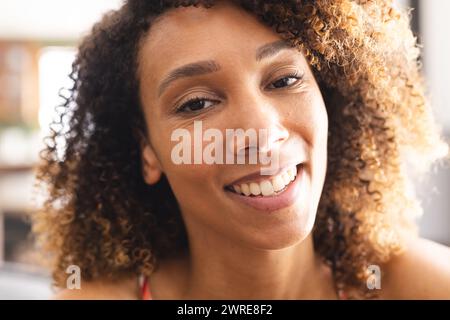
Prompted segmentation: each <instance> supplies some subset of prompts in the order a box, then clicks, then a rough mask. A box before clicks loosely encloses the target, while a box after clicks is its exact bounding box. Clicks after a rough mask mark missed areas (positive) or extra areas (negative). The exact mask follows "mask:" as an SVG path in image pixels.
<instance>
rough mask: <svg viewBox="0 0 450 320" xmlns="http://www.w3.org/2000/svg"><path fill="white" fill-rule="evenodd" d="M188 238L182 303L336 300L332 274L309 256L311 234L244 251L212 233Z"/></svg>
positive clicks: (236, 244)
mask: <svg viewBox="0 0 450 320" xmlns="http://www.w3.org/2000/svg"><path fill="white" fill-rule="evenodd" d="M189 238H190V239H189V245H190V250H189V251H190V252H189V263H188V265H189V267H188V268H187V269H188V271H187V276H186V278H187V279H186V282H185V292H186V298H189V299H204V298H205V297H208V299H229V298H230V297H232V298H233V299H239V300H240V299H320V298H335V297H336V296H335V291H334V288H333V284H332V283H333V282H332V277H331V274H330V272H329V270H328V269H327V268H325V266H324V265H323V264H322V263H321V262H320V259H318V257H317V256H316V254H315V252H314V248H313V241H312V237H311V234H310V235H308V236H307V237H306V238H305V239H304V240H302V241H301V242H300V243H297V244H295V245H293V246H290V247H287V248H283V249H278V250H263V249H255V248H249V247H244V246H242V243H236V242H235V243H233V242H231V241H230V239H224V238H222V237H220V236H218V235H213V234H205V233H203V234H202V236H199V235H198V234H196V235H195V237H191V236H190V237H189Z"/></svg>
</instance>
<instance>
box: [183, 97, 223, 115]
mask: <svg viewBox="0 0 450 320" xmlns="http://www.w3.org/2000/svg"><path fill="white" fill-rule="evenodd" d="M215 103H216V101H213V100H210V99H206V98H193V99H191V100H189V101H187V102H185V103H183V104H182V105H181V106H180V107H179V108H178V109H177V112H197V111H201V110H203V109H207V108H210V107H211V106H212V105H214V104H215Z"/></svg>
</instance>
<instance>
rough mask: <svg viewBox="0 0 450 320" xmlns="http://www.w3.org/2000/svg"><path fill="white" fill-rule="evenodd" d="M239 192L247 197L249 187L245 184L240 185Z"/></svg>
mask: <svg viewBox="0 0 450 320" xmlns="http://www.w3.org/2000/svg"><path fill="white" fill-rule="evenodd" d="M241 191H242V193H243V194H244V196H247V197H248V196H249V195H250V194H251V192H250V187H249V186H248V184H246V183H243V184H241Z"/></svg>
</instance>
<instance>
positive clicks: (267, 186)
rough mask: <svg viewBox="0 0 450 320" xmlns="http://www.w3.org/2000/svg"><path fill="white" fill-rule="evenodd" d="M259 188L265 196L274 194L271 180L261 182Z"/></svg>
mask: <svg viewBox="0 0 450 320" xmlns="http://www.w3.org/2000/svg"><path fill="white" fill-rule="evenodd" d="M259 187H260V189H261V193H262V195H263V196H271V195H272V194H273V192H274V190H273V186H272V183H270V181H269V180H263V181H261V182H260V183H259Z"/></svg>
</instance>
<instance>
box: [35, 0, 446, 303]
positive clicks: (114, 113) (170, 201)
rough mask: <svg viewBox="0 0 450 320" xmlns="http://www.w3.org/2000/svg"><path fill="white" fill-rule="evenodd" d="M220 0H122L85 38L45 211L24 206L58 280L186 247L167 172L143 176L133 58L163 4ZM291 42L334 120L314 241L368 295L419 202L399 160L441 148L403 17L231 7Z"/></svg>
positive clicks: (59, 122)
mask: <svg viewBox="0 0 450 320" xmlns="http://www.w3.org/2000/svg"><path fill="white" fill-rule="evenodd" d="M214 2H215V1H211V0H209V1H207V0H205V1H170V0H161V1H145V0H128V1H126V2H125V4H124V5H123V6H122V7H121V8H120V9H118V10H115V11H111V12H109V13H107V14H106V15H105V16H104V17H103V19H102V20H101V21H100V22H98V23H97V24H96V25H95V26H94V27H93V29H92V31H91V33H90V34H89V35H88V36H86V37H85V38H84V40H83V41H82V43H81V45H80V46H79V51H78V54H77V57H76V60H75V62H74V63H73V66H72V67H73V69H72V72H71V75H70V76H71V79H72V80H73V86H72V88H70V89H69V91H68V94H66V95H65V96H64V99H65V100H64V103H63V104H62V105H61V106H59V107H57V111H58V114H59V116H58V117H57V119H56V120H55V121H54V122H53V124H52V125H51V134H50V135H49V136H48V137H47V138H46V140H45V141H46V147H45V149H44V150H43V151H42V153H41V158H42V164H41V165H40V167H39V168H38V173H37V178H38V180H37V181H38V182H39V184H40V186H44V187H45V192H46V201H45V203H44V205H43V208H41V209H40V210H39V212H36V213H34V214H33V217H32V218H33V230H34V231H35V233H36V234H37V239H38V240H39V241H38V245H39V246H40V247H42V250H44V252H47V253H49V258H51V261H52V266H53V267H52V268H53V278H54V283H55V285H56V286H63V285H64V283H65V279H66V276H67V275H66V274H65V270H66V268H67V266H69V265H72V264H76V265H78V266H80V268H81V270H82V274H83V277H84V278H85V279H86V280H94V279H97V278H99V277H111V278H112V277H117V276H119V275H127V274H144V275H150V274H151V273H152V271H153V270H154V268H155V267H156V265H157V263H158V261H160V259H163V258H165V257H169V256H172V255H175V254H177V253H179V252H182V251H183V250H186V249H187V236H186V230H185V226H184V224H183V221H182V219H181V214H180V209H179V207H178V204H177V201H176V199H175V197H174V195H173V193H172V191H171V188H170V185H169V183H168V181H167V179H165V178H164V176H163V177H162V179H161V180H160V181H159V182H158V183H157V184H155V185H152V186H149V185H147V184H146V183H145V182H144V180H143V177H142V171H141V157H140V145H139V141H138V132H147V128H146V125H145V122H144V120H143V114H142V109H141V103H140V100H139V85H138V82H139V81H138V77H137V70H138V67H139V66H138V59H137V57H138V52H139V49H140V46H141V43H142V39H143V38H144V36H145V35H146V33H147V32H148V30H149V28H150V27H151V25H152V23H153V22H154V21H155V18H156V17H158V16H159V15H161V14H163V13H164V12H165V11H166V10H169V9H170V8H175V7H179V6H196V7H197V6H203V7H205V8H209V7H211V6H213V5H214ZM236 3H237V4H238V5H240V6H241V7H242V8H243V9H245V10H247V11H248V12H250V13H252V14H254V15H255V16H256V17H257V18H258V19H259V20H260V21H261V22H262V23H264V24H266V25H267V26H269V27H270V28H272V29H273V30H274V31H276V32H277V33H278V34H279V35H280V36H281V37H282V38H284V39H286V40H288V41H290V43H291V44H292V46H293V47H294V46H295V47H296V48H298V49H299V50H300V51H301V52H302V53H303V54H304V56H305V57H306V58H307V61H308V62H309V63H310V65H311V67H312V69H313V72H314V75H315V77H316V80H317V82H318V84H319V87H320V89H321V92H322V95H323V97H324V100H325V104H326V108H327V112H328V116H329V135H328V160H327V161H328V162H327V173H326V179H325V184H324V189H323V192H322V197H321V199H320V203H319V209H318V212H317V218H316V222H315V226H314V229H313V239H314V247H315V250H316V251H317V252H318V254H319V255H320V256H321V257H322V258H323V259H324V261H325V262H326V263H327V264H328V265H329V266H330V268H331V270H332V272H333V276H334V281H335V284H336V287H337V288H338V290H340V291H341V292H347V293H349V292H353V295H354V296H355V297H360V296H365V297H367V296H368V295H369V293H368V292H367V288H366V283H365V281H366V277H367V270H368V269H367V267H368V265H370V264H383V263H385V262H387V261H388V260H389V259H390V257H392V255H393V254H397V253H398V252H400V251H401V250H402V248H403V246H404V245H403V242H402V238H403V237H402V235H403V234H404V233H407V234H409V233H410V232H413V233H414V232H415V231H416V227H415V225H414V217H415V216H416V215H417V214H420V213H421V207H420V205H419V203H418V201H417V200H416V199H415V197H414V194H413V193H411V192H410V191H409V190H410V186H409V179H408V177H407V176H406V174H405V170H404V169H405V165H404V164H405V160H412V161H410V163H411V164H412V165H413V166H415V167H417V168H422V169H427V168H428V167H429V165H431V164H432V163H433V162H434V161H435V160H437V159H438V158H440V157H442V155H443V150H446V148H447V145H446V144H445V142H444V141H443V140H442V138H441V136H440V131H439V128H438V127H437V125H436V124H435V121H434V119H433V116H432V112H431V109H430V106H429V104H428V102H427V100H426V96H425V86H424V83H423V79H422V76H421V74H420V64H419V62H418V57H419V53H420V52H419V50H418V47H417V43H416V38H415V37H414V35H413V33H412V32H411V30H410V28H409V15H408V12H403V11H400V10H398V9H396V8H395V6H394V5H393V4H392V1H388V0H377V1H365V0H354V1H351V0H338V1H337V0H332V1H331V0H314V1H312V0H284V1H273V0H267V1H258V0H242V1H236Z"/></svg>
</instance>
